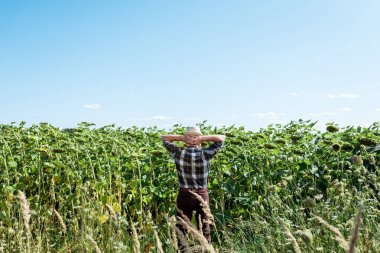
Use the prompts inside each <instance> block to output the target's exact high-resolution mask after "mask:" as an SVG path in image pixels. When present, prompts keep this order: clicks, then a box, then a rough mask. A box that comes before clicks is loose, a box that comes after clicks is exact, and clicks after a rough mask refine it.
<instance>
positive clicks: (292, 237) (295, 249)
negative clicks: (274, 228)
mask: <svg viewBox="0 0 380 253" xmlns="http://www.w3.org/2000/svg"><path fill="white" fill-rule="evenodd" d="M278 220H279V222H280V224H281V227H282V228H283V229H284V231H285V234H286V236H287V237H288V238H289V240H290V241H291V242H292V244H293V249H294V252H296V253H301V249H300V246H299V244H298V242H297V240H296V238H295V237H294V236H293V234H292V233H291V232H290V230H289V229H288V227H287V226H286V225H285V223H284V222H283V221H282V220H281V219H278Z"/></svg>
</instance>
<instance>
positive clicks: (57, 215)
mask: <svg viewBox="0 0 380 253" xmlns="http://www.w3.org/2000/svg"><path fill="white" fill-rule="evenodd" d="M54 214H55V216H56V217H57V219H58V221H59V224H60V225H61V227H62V230H63V232H64V233H65V234H66V232H67V227H66V224H65V222H64V221H63V218H62V216H61V215H60V214H59V212H58V211H57V210H55V209H54Z"/></svg>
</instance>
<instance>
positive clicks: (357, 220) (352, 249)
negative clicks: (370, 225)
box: [348, 207, 363, 253]
mask: <svg viewBox="0 0 380 253" xmlns="http://www.w3.org/2000/svg"><path fill="white" fill-rule="evenodd" d="M362 212H363V208H362V207H359V211H358V214H357V215H356V218H355V227H354V229H353V230H352V235H351V239H350V245H349V248H348V252H349V253H354V252H355V245H356V242H357V240H358V237H359V227H360V223H361V217H362Z"/></svg>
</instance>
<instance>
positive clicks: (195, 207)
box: [177, 188, 211, 251]
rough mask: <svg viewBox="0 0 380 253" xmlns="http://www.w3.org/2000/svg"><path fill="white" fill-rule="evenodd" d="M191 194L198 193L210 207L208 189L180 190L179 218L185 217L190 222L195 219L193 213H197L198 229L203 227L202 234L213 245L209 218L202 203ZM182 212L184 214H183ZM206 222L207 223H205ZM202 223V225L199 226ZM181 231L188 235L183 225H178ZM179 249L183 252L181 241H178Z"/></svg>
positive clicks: (178, 201)
mask: <svg viewBox="0 0 380 253" xmlns="http://www.w3.org/2000/svg"><path fill="white" fill-rule="evenodd" d="M191 192H194V193H197V194H198V195H200V196H201V197H202V199H203V200H204V201H205V202H206V203H207V205H209V196H208V190H207V189H183V188H181V189H179V193H178V197H177V209H179V210H180V211H177V216H179V217H181V218H182V219H184V218H183V215H185V216H186V217H187V218H188V219H189V220H190V221H191V219H192V217H193V211H195V218H196V221H197V226H198V229H199V228H200V226H202V232H203V235H204V237H205V238H206V239H207V241H208V242H209V243H211V235H210V224H208V222H207V221H208V216H207V215H206V214H205V212H204V211H203V210H202V205H201V202H200V201H199V200H198V199H197V198H196V196H194V195H193V194H192V193H191ZM181 212H182V213H181ZM204 221H206V222H204ZM199 222H201V224H199ZM177 227H178V228H179V230H180V231H181V232H182V233H183V234H184V235H186V230H185V228H184V227H183V226H182V225H177ZM178 242H179V243H178V245H179V248H180V249H181V251H182V247H183V246H182V245H181V243H180V241H178Z"/></svg>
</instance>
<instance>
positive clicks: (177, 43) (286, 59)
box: [0, 0, 380, 130]
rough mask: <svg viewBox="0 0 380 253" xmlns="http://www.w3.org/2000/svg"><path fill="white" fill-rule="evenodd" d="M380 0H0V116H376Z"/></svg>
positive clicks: (282, 119)
mask: <svg viewBox="0 0 380 253" xmlns="http://www.w3.org/2000/svg"><path fill="white" fill-rule="evenodd" d="M379 13H380V2H379V1H375V0H373V1H369V0H368V1H353V0H352V1H351V0H338V1H325V0H323V1H316V0H314V1H221V0H218V1H211V0H210V1H203V0H202V1H201V0H194V1H117V0H114V1H96V0H91V1H90V0H81V1H73V0H71V1H69V0H67V1H47V0H46V1H39V0H34V1H22V0H19V1H14V0H0V34H1V39H0V88H1V93H0V94H1V100H0V124H9V123H11V122H20V121H26V122H27V123H28V124H29V125H31V124H38V123H39V122H48V123H51V124H53V125H55V126H58V127H62V128H63V127H75V126H76V125H77V124H78V123H80V122H83V121H86V122H91V123H95V124H96V125H97V126H99V127H100V126H103V125H108V124H116V125H117V126H122V127H130V126H133V125H136V126H158V127H160V128H170V127H171V126H173V125H174V124H178V123H179V124H183V125H193V124H195V123H198V122H202V121H204V120H207V122H208V123H209V124H212V125H216V126H222V125H233V124H235V125H237V126H245V127H246V128H247V129H252V130H257V129H258V128H260V127H265V126H267V125H268V124H271V123H273V124H275V123H281V124H286V123H288V122H290V121H291V120H298V119H304V120H309V119H310V120H315V121H318V122H319V124H318V126H319V127H320V128H323V127H324V125H325V124H326V123H327V122H335V123H338V124H340V125H363V126H368V125H370V124H371V123H372V122H374V121H380V99H379V97H380V71H379V70H380V29H379V27H380V15H379Z"/></svg>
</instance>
